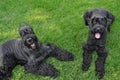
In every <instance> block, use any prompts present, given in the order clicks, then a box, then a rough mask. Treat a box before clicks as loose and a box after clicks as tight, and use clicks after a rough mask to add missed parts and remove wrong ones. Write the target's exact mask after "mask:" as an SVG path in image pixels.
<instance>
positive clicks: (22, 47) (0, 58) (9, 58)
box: [0, 26, 74, 80]
mask: <svg viewBox="0 0 120 80" xmlns="http://www.w3.org/2000/svg"><path fill="white" fill-rule="evenodd" d="M19 32H20V35H21V37H22V38H20V39H13V40H10V41H7V42H5V43H4V44H3V45H2V46H0V80H9V77H10V76H12V69H13V68H14V67H15V66H16V65H19V64H20V65H23V66H24V67H25V70H26V71H27V72H30V73H33V74H38V75H43V76H50V77H53V78H55V77H57V76H58V74H59V72H58V71H57V70H56V69H55V68H54V67H53V66H52V65H51V64H47V63H44V62H43V60H45V58H48V57H49V56H53V57H55V58H57V59H58V60H61V61H72V60H74V56H73V55H72V54H71V53H69V52H67V51H65V50H61V49H60V48H58V47H56V46H55V45H53V44H48V45H47V46H45V45H43V44H42V43H41V42H39V41H38V39H37V37H36V35H35V34H34V32H33V30H32V28H31V27H29V26H25V27H23V28H20V29H19Z"/></svg>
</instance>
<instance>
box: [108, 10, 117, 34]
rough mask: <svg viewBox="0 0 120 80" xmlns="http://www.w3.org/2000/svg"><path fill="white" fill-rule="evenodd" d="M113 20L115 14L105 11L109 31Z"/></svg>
mask: <svg viewBox="0 0 120 80" xmlns="http://www.w3.org/2000/svg"><path fill="white" fill-rule="evenodd" d="M114 20H115V16H114V15H113V14H112V13H110V12H107V30H108V31H109V32H110V25H111V24H112V23H113V22H114Z"/></svg>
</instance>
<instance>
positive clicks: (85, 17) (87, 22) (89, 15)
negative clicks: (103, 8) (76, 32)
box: [83, 11, 92, 25]
mask: <svg viewBox="0 0 120 80" xmlns="http://www.w3.org/2000/svg"><path fill="white" fill-rule="evenodd" d="M91 16H92V12H91V11H87V12H85V13H84V16H83V18H84V22H85V25H89V22H90V18H91Z"/></svg>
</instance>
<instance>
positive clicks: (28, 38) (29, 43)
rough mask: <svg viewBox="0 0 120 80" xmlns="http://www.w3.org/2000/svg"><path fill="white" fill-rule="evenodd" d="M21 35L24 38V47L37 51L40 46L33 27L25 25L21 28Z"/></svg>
mask: <svg viewBox="0 0 120 80" xmlns="http://www.w3.org/2000/svg"><path fill="white" fill-rule="evenodd" d="M19 33H20V36H21V37H22V41H23V43H24V45H25V46H26V47H28V48H31V49H36V48H37V44H38V39H37V36H36V35H35V34H34V31H33V29H32V27H30V26H29V25H25V26H24V27H21V26H19Z"/></svg>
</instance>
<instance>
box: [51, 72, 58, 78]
mask: <svg viewBox="0 0 120 80" xmlns="http://www.w3.org/2000/svg"><path fill="white" fill-rule="evenodd" d="M50 76H51V77H52V78H56V77H58V76H59V72H58V71H54V72H52V73H51V74H50Z"/></svg>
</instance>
